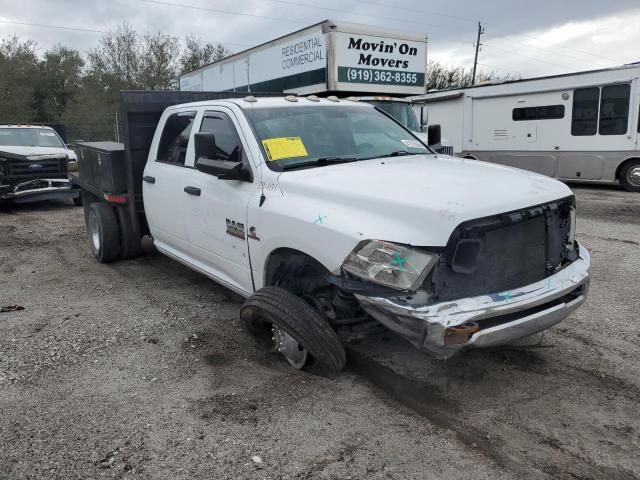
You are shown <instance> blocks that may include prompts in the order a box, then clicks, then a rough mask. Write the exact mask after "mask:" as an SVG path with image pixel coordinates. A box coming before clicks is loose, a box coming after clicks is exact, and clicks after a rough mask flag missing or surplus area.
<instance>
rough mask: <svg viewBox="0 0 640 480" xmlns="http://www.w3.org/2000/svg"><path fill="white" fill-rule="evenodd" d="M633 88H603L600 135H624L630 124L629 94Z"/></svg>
mask: <svg viewBox="0 0 640 480" xmlns="http://www.w3.org/2000/svg"><path fill="white" fill-rule="evenodd" d="M630 91H631V86H630V85H629V84H626V85H609V86H608V87H602V95H601V98H600V127H599V133H600V135H624V134H625V133H627V124H628V123H629V93H630Z"/></svg>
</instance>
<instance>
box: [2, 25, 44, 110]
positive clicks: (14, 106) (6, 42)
mask: <svg viewBox="0 0 640 480" xmlns="http://www.w3.org/2000/svg"><path fill="white" fill-rule="evenodd" d="M37 76H38V57H37V55H36V43H35V42H34V41H33V40H26V41H24V42H23V41H21V40H20V39H19V38H18V36H17V35H13V36H11V37H7V38H4V39H2V40H1V41H0V122H25V121H29V120H31V118H32V116H33V99H34V92H35V84H36V79H37Z"/></svg>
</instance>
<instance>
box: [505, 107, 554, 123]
mask: <svg viewBox="0 0 640 480" xmlns="http://www.w3.org/2000/svg"><path fill="white" fill-rule="evenodd" d="M512 118H513V120H514V121H516V122H520V121H528V120H554V119H558V118H564V105H541V106H538V107H522V108H514V109H513V113H512Z"/></svg>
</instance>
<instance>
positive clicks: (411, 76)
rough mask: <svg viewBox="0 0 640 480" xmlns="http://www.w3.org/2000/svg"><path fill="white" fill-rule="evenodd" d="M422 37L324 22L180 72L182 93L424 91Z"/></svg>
mask: <svg viewBox="0 0 640 480" xmlns="http://www.w3.org/2000/svg"><path fill="white" fill-rule="evenodd" d="M426 62H427V37H426V35H418V34H407V33H400V32H393V31H389V30H383V29H379V28H376V27H371V26H365V25H355V24H338V23H335V22H332V21H330V20H325V21H323V22H321V23H318V24H316V25H312V26H310V27H307V28H304V29H302V30H299V31H297V32H294V33H291V34H289V35H286V36H284V37H280V38H277V39H275V40H272V41H270V42H267V43H264V44H262V45H259V46H257V47H254V48H250V49H248V50H245V51H242V52H239V53H237V54H235V55H231V56H229V57H227V58H224V59H222V60H219V61H217V62H214V63H212V64H210V65H206V66H204V67H202V68H199V69H197V70H194V71H192V72H188V73H185V74H183V75H181V76H180V90H183V91H218V92H221V91H230V92H283V93H295V94H302V95H307V94H314V93H327V92H332V93H336V94H339V93H341V92H344V93H348V94H352V93H378V94H387V95H419V94H424V93H426V88H425V71H426Z"/></svg>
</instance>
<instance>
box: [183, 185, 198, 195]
mask: <svg viewBox="0 0 640 480" xmlns="http://www.w3.org/2000/svg"><path fill="white" fill-rule="evenodd" d="M184 191H185V193H188V194H189V195H195V196H196V197H199V196H200V189H199V188H196V187H184Z"/></svg>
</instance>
